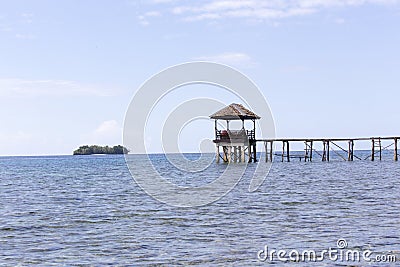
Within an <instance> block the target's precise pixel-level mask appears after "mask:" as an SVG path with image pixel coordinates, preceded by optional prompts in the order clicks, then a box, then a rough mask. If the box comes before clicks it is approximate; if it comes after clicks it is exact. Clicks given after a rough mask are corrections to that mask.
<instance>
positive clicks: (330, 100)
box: [0, 0, 400, 155]
mask: <svg viewBox="0 0 400 267" xmlns="http://www.w3.org/2000/svg"><path fill="white" fill-rule="evenodd" d="M399 29H400V1H397V0H369V1H367V0H341V1H339V0H338V1H333V0H325V1H322V0H289V1H282V0H272V1H260V0H249V1H247V0H243V1H233V0H231V1H216V0H206V1H180V0H148V1H144V0H142V1H140V0H138V1H133V0H132V1H42V0H37V1H19V0H15V1H0V114H1V115H0V124H1V127H0V155H48V154H70V153H71V152H72V150H73V149H75V148H76V147H78V146H79V145H82V144H110V145H114V144H120V143H122V126H123V120H124V115H125V111H126V109H127V106H128V105H129V102H130V99H131V98H132V96H133V94H134V92H135V91H136V90H137V88H138V87H139V86H140V85H141V84H142V83H143V82H144V81H145V80H146V79H148V78H149V77H150V76H152V75H154V74H155V73H157V72H159V71H160V70H162V69H164V68H166V67H168V66H171V65H175V64H179V63H182V62H187V61H192V60H211V61H216V62H220V63H224V64H228V65H231V66H233V67H235V68H237V69H238V70H240V71H242V72H243V73H244V74H246V75H248V76H249V77H250V78H251V79H252V80H253V81H254V82H255V83H256V84H258V86H259V87H260V88H261V90H262V92H263V93H264V95H265V96H266V98H267V100H268V102H269V104H270V106H271V109H272V112H273V114H274V118H275V124H276V132H277V136H279V137H355V136H360V137H361V136H367V137H368V136H375V135H387V136H391V135H400V129H399V125H398V123H397V118H396V115H397V114H398V107H399V105H398V100H399V96H400V90H399V88H400V87H399V85H400V75H399V74H400V49H399V47H400V30H399ZM208 89H209V88H208ZM208 89H204V91H203V93H204V92H208V94H209V96H210V97H213V91H212V90H208ZM200 90H203V89H200ZM194 96H196V93H193V91H190V90H189V91H188V92H183V93H182V95H181V97H182V98H185V97H186V98H188V99H190V98H191V97H194ZM222 100H223V101H226V102H229V101H230V100H231V99H230V98H229V97H225V98H223V99H222ZM161 111H162V107H161ZM203 123H204V122H203ZM191 129H192V130H188V131H187V132H188V133H187V134H190V132H191V131H192V132H193V131H196V130H195V128H194V127H192V128H191ZM200 129H201V130H199V131H200V132H201V134H199V135H198V138H200V137H201V136H203V137H204V136H207V135H209V137H210V138H211V137H212V134H213V133H212V131H209V129H208V128H206V127H200ZM210 129H212V122H210ZM154 130H155V131H156V130H157V129H154ZM158 130H159V129H158ZM182 140H186V141H184V143H183V144H181V148H182V150H183V151H193V150H194V149H195V148H196V147H195V146H194V143H195V142H193V143H192V142H190V140H189V138H187V136H186V137H185V138H182ZM151 151H152V152H157V151H159V144H157V143H154V146H153V147H152V149H151Z"/></svg>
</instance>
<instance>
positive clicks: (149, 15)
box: [138, 10, 161, 26]
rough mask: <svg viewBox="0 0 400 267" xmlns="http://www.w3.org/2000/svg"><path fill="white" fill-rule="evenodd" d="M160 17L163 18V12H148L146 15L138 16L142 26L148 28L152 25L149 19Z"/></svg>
mask: <svg viewBox="0 0 400 267" xmlns="http://www.w3.org/2000/svg"><path fill="white" fill-rule="evenodd" d="M159 16H161V12H159V11H154V10H153V11H148V12H146V13H144V14H143V15H140V16H138V20H139V23H140V24H141V25H143V26H147V25H149V24H150V22H149V20H148V18H152V17H159Z"/></svg>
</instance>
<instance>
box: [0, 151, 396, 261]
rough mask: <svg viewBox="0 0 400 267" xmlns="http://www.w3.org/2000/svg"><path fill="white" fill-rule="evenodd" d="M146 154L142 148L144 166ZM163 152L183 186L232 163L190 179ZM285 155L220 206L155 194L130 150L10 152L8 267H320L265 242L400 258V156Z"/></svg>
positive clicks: (3, 175)
mask: <svg viewBox="0 0 400 267" xmlns="http://www.w3.org/2000/svg"><path fill="white" fill-rule="evenodd" d="M360 153H361V154H362V153H364V152H360ZM142 157H144V156H132V159H134V161H135V164H137V167H138V168H140V167H141V162H142V159H143V158H142ZM188 157H189V158H190V157H194V158H196V157H197V156H196V155H189V156H188ZM152 159H153V161H154V162H157V166H158V167H159V168H160V169H161V171H162V172H164V174H165V175H166V176H167V177H169V179H171V180H172V181H175V182H176V183H178V184H179V183H181V184H189V185H191V184H194V185H199V184H201V183H207V182H210V181H212V180H213V179H214V178H216V177H217V176H218V175H219V173H221V171H223V169H224V168H225V167H226V165H224V164H212V165H211V166H210V167H209V168H207V169H206V170H205V171H204V172H203V173H202V174H201V175H200V176H199V175H196V174H191V175H187V174H185V173H184V172H181V171H177V170H174V169H173V168H172V167H171V166H169V165H168V162H167V160H166V159H165V157H163V156H162V155H153V156H152ZM277 159H278V160H276V162H275V163H274V164H273V166H272V169H271V171H270V173H269V175H268V176H267V177H266V179H265V181H264V183H263V184H262V186H261V187H260V188H259V189H258V190H257V191H256V192H253V193H250V192H249V191H248V185H249V182H250V177H249V176H248V175H246V174H245V176H244V177H243V178H242V179H241V180H240V182H239V183H238V185H237V186H236V187H235V188H234V189H233V190H232V191H231V192H230V193H228V194H227V195H226V196H224V197H223V198H221V199H220V200H218V201H216V202H214V203H211V204H209V205H206V206H203V207H198V208H176V207H171V206H168V205H166V204H163V203H160V202H158V201H157V200H155V199H153V198H152V197H150V196H148V195H147V194H146V193H145V192H144V191H143V190H142V189H141V188H140V187H139V186H138V185H137V184H136V183H135V181H134V180H133V179H132V177H131V176H130V173H129V171H128V168H127V166H126V164H125V160H124V157H123V156H120V155H107V156H52V157H1V158H0V266H104V265H117V266H146V265H148V266H264V265H269V264H274V265H275V266H281V265H285V266H286V265H293V266H310V263H309V262H302V261H300V262H286V263H283V262H282V261H280V260H279V259H276V258H275V259H272V260H271V259H266V260H265V261H260V260H259V259H258V254H259V251H260V250H263V249H265V246H267V247H268V249H270V250H271V249H275V250H287V251H291V250H298V251H300V252H301V251H303V250H306V249H312V250H315V251H317V252H318V251H322V250H324V249H328V248H330V247H333V248H336V247H337V240H338V239H345V240H346V242H347V244H348V247H347V248H349V249H355V250H359V251H364V250H371V251H372V252H373V254H374V255H375V254H382V255H394V256H395V257H397V261H398V262H400V254H399V250H400V183H399V178H400V175H399V173H400V172H399V171H400V162H394V161H393V160H391V154H387V155H386V154H385V160H384V161H382V162H380V161H375V162H371V161H358V160H357V161H354V162H344V161H340V160H333V161H332V162H329V163H328V162H320V161H319V160H318V159H317V158H315V161H314V162H300V161H299V160H293V161H292V162H290V163H287V162H285V163H281V162H279V158H277ZM259 164H262V163H259ZM255 166H256V164H250V165H249V166H248V169H249V171H250V172H251V170H252V169H254V168H255ZM260 255H263V254H260ZM397 264H399V263H397ZM313 265H315V266H391V265H393V266H395V263H391V264H389V263H377V262H373V263H366V262H360V263H358V262H346V261H339V260H336V261H334V260H330V259H325V260H324V261H321V262H319V263H315V264H313Z"/></svg>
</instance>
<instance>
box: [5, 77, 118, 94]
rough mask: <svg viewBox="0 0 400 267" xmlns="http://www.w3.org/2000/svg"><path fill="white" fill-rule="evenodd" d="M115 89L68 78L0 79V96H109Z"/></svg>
mask: <svg viewBox="0 0 400 267" xmlns="http://www.w3.org/2000/svg"><path fill="white" fill-rule="evenodd" d="M115 91H116V90H115V89H114V90H112V89H111V88H106V87H104V86H99V85H93V84H85V83H80V82H76V81H68V80H23V79H1V78H0V96H1V97H10V96H11V97H32V96H54V97H65V96H111V95H114V94H115Z"/></svg>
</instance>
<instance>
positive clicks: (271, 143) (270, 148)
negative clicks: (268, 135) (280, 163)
mask: <svg viewBox="0 0 400 267" xmlns="http://www.w3.org/2000/svg"><path fill="white" fill-rule="evenodd" d="M272 145H273V141H271V142H269V160H270V161H271V162H272V155H273V154H272V153H273V152H272Z"/></svg>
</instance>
